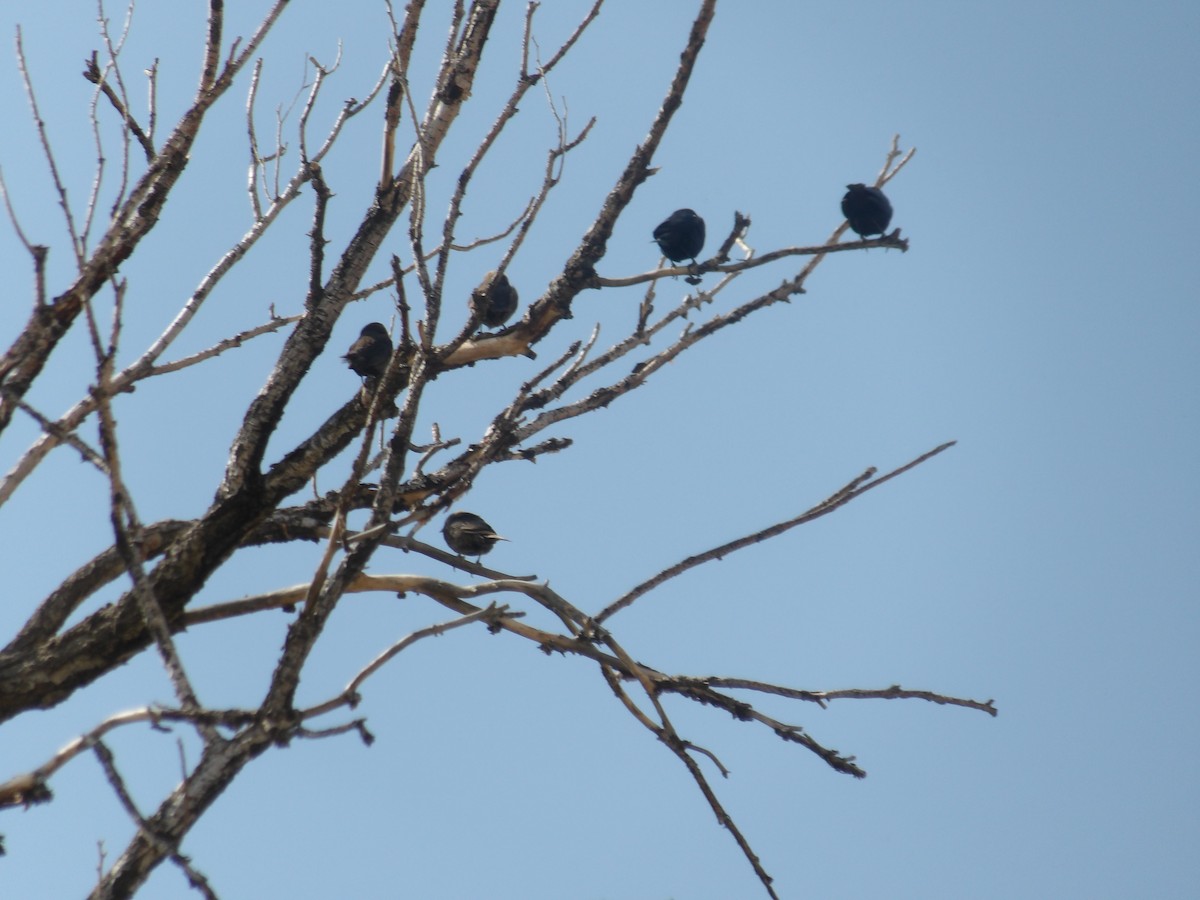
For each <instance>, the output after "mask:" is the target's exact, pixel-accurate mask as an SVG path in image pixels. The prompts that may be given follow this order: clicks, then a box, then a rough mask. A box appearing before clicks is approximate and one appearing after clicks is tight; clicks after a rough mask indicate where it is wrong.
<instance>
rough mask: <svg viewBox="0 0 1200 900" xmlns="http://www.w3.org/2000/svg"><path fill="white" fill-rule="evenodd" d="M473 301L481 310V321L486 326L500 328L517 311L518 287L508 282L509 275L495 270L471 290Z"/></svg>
mask: <svg viewBox="0 0 1200 900" xmlns="http://www.w3.org/2000/svg"><path fill="white" fill-rule="evenodd" d="M471 302H472V303H473V304H476V305H477V306H478V308H479V309H480V310H481V318H480V323H481V324H482V325H483V326H484V327H485V328H499V327H500V326H501V325H503V324H504V323H505V322H507V321H508V320H509V319H511V318H512V315H513V313H515V312H516V311H517V289H516V288H515V287H513V286H512V285H511V284H509V283H508V276H506V275H505V274H504V273H501V274H500V275H497V274H496V272H495V270H493V271H491V272H488V273H487V274H486V275H485V276H483V282H482V283H481V284H480V285H479V287H477V288H475V290H473V291H472V292H471Z"/></svg>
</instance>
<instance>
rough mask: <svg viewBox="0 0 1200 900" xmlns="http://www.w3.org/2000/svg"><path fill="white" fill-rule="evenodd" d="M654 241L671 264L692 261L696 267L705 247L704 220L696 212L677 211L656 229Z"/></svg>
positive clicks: (688, 210)
mask: <svg viewBox="0 0 1200 900" xmlns="http://www.w3.org/2000/svg"><path fill="white" fill-rule="evenodd" d="M654 241H655V243H657V244H658V249H659V250H661V251H662V253H663V256H665V257H666V258H667V259H669V260H670V261H671V262H683V261H684V260H685V259H690V260H691V261H692V264H693V265H695V263H696V257H697V256H699V255H700V250H701V249H703V247H704V220H703V219H702V218H700V217H699V216H698V215H696V213H695V211H694V210H690V209H677V210H675V212H673V213H671V214H670V215H669V216H667V218H666V219H664V220H663V221H662V222H661V223H659V225H658V227H657V228H655V229H654Z"/></svg>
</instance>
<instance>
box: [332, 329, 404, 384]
mask: <svg viewBox="0 0 1200 900" xmlns="http://www.w3.org/2000/svg"><path fill="white" fill-rule="evenodd" d="M391 358H392V338H391V336H390V335H389V334H388V330H387V328H385V327H384V325H383V323H382V322H371V323H370V324H369V325H366V326H364V327H363V330H362V333H361V334H360V335H359V336H358V339H357V340H356V341H355V342H354V343H353V344H351V345H350V350H349V352H348V353H346V355H345V356H343V357H342V359H344V360H345V361H346V365H348V366H349V367H350V369H351V371H353V372H354V374H355V375H358V376H359V377H360V378H378V377H379V376H381V375H382V374H383V373H384V371H385V370H386V369H387V364H388V360H389V359H391Z"/></svg>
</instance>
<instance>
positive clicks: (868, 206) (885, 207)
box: [842, 184, 892, 237]
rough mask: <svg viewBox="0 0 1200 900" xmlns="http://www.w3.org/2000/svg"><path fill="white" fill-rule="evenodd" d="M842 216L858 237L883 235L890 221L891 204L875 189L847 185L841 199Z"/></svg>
mask: <svg viewBox="0 0 1200 900" xmlns="http://www.w3.org/2000/svg"><path fill="white" fill-rule="evenodd" d="M842 215H844V216H845V217H846V220H847V221H848V222H849V223H850V227H851V228H852V229H854V231H855V232H857V233H858V235H859V236H860V237H866V236H867V235H870V234H883V233H884V232H885V231H887V227H888V225H889V224H890V223H891V221H892V204H891V201H889V200H888V198H887V197H885V196H884V195H883V191H881V190H880V189H879V188H877V187H867V186H866V185H865V184H848V185H846V196H845V197H843V198H842Z"/></svg>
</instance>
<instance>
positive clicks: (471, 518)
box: [442, 512, 508, 557]
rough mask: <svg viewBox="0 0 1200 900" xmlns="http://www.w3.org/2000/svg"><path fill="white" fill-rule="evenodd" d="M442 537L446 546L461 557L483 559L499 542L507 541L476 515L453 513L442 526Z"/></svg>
mask: <svg viewBox="0 0 1200 900" xmlns="http://www.w3.org/2000/svg"><path fill="white" fill-rule="evenodd" d="M442 537H444V538H445V539H446V546H447V547H449V548H450V549H451V550H453V551H454V552H455V553H457V554H458V555H459V556H474V557H481V556H483V554H485V553H487V552H489V551H490V550H491V549H492V547H493V546H495V544H496V542H497V541H507V540H508V538H506V537H501V536H500V535H498V534H496V532H495V531H494V530H492V526H491V525H489V524H488V523H487V522H485V521H483V519H481V518H480V517H479V516H477V515H475V513H469V512H456V513H451V514H450V516H449V517H447V519H446V524H445V525H443V526H442Z"/></svg>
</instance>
